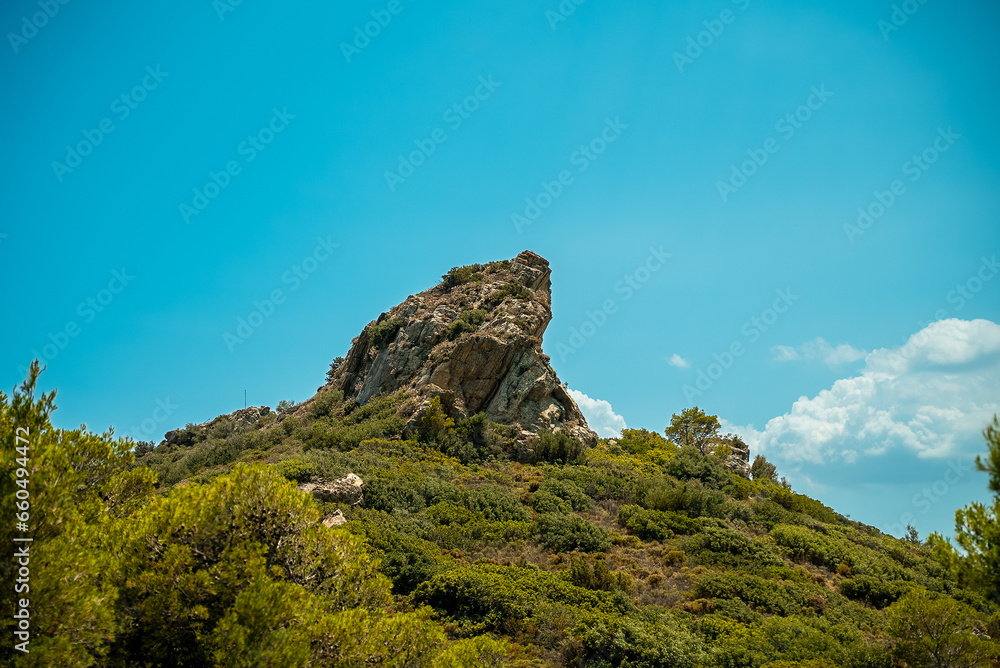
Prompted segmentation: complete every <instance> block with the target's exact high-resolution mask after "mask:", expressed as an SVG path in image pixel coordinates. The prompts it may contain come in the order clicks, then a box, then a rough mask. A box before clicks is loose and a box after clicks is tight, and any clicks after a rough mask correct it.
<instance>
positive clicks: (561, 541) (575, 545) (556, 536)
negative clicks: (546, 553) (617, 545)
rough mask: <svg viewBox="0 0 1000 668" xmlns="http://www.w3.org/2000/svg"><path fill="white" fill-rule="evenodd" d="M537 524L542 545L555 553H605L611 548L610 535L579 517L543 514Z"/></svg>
mask: <svg viewBox="0 0 1000 668" xmlns="http://www.w3.org/2000/svg"><path fill="white" fill-rule="evenodd" d="M537 524H538V532H539V533H540V534H541V541H542V544H543V545H545V546H546V547H547V548H549V549H550V550H555V551H556V552H572V551H573V550H580V551H581V552H605V551H607V550H608V548H610V547H611V536H610V534H608V532H607V531H605V530H604V529H601V528H600V527H596V526H594V525H593V524H591V523H590V522H588V521H586V520H584V519H583V518H582V517H580V516H579V515H572V514H563V513H543V514H542V515H539V516H538V520H537Z"/></svg>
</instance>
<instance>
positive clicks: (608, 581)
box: [566, 555, 634, 592]
mask: <svg viewBox="0 0 1000 668" xmlns="http://www.w3.org/2000/svg"><path fill="white" fill-rule="evenodd" d="M566 577H567V578H568V579H569V581H570V582H572V583H573V584H575V585H576V586H577V587H583V588H584V589H594V590H597V591H624V592H628V591H631V590H632V588H633V586H634V585H633V582H632V578H630V577H629V576H628V575H627V574H625V573H612V572H611V569H609V568H608V562H607V561H605V559H604V557H603V555H601V556H598V557H597V559H595V560H594V565H593V566H591V565H590V562H588V561H587V559H585V558H583V557H573V560H572V561H571V562H570V568H569V571H568V572H567V574H566Z"/></svg>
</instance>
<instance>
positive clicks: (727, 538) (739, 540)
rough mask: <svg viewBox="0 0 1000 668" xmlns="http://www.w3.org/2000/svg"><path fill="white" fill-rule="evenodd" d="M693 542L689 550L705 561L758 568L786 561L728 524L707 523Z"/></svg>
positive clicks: (750, 568)
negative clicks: (715, 524) (712, 524)
mask: <svg viewBox="0 0 1000 668" xmlns="http://www.w3.org/2000/svg"><path fill="white" fill-rule="evenodd" d="M691 543H692V546H691V549H689V550H688V551H689V552H697V554H698V560H699V561H700V562H702V563H706V564H724V565H729V566H743V567H745V568H747V569H749V570H755V571H756V570H758V569H761V568H763V567H766V566H783V565H784V562H783V561H782V560H781V559H780V558H779V557H778V556H777V555H775V554H774V553H773V552H771V550H769V549H768V548H767V546H766V545H763V544H762V543H759V542H757V541H754V540H751V539H749V538H747V537H746V536H744V535H743V534H741V533H740V532H738V531H734V530H733V529H730V528H729V527H726V526H710V525H709V526H705V527H704V528H703V529H702V533H701V534H700V535H698V536H695V537H694V539H693V540H692V541H691ZM695 546H697V547H695Z"/></svg>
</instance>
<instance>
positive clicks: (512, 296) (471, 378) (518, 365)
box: [326, 251, 597, 444]
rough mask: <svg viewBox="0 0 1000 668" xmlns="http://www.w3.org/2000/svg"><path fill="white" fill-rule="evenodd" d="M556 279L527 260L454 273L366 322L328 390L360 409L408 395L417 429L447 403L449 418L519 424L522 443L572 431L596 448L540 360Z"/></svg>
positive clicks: (538, 260)
mask: <svg viewBox="0 0 1000 668" xmlns="http://www.w3.org/2000/svg"><path fill="white" fill-rule="evenodd" d="M550 274H551V270H550V269H549V263H548V262H547V261H546V260H545V259H544V258H542V257H540V256H539V255H536V254H535V253H532V252H530V251H524V252H523V253H521V254H520V255H518V256H517V257H516V258H514V259H513V260H505V261H501V262H491V263H489V264H486V265H470V266H468V267H456V268H455V269H452V270H451V271H450V272H449V273H448V274H447V275H446V276H445V277H444V280H443V281H442V282H441V283H440V284H438V285H437V286H435V287H433V288H431V289H429V290H425V291H424V292H421V293H419V294H416V295H412V296H410V297H408V298H407V299H406V301H404V302H403V303H402V304H399V305H398V306H396V307H394V308H393V309H391V310H389V311H388V312H386V313H383V314H382V315H380V316H379V318H378V319H377V320H375V321H373V322H371V323H369V324H368V326H366V327H365V329H364V330H363V331H362V332H361V334H360V335H359V336H358V337H357V338H356V339H354V341H353V345H352V346H351V350H350V352H349V353H348V354H347V357H346V358H345V360H344V361H343V363H341V365H340V366H339V367H338V368H337V369H336V371H334V372H333V374H332V376H331V378H330V382H329V383H328V384H327V386H326V387H333V388H340V389H341V390H343V392H344V396H345V398H348V399H355V400H356V401H357V402H358V403H359V404H365V403H367V402H368V401H369V400H370V399H372V398H373V397H375V396H378V395H382V394H388V393H392V392H395V391H396V390H400V389H406V390H408V391H409V394H410V396H411V397H415V398H416V400H417V401H418V403H419V406H418V409H417V411H416V412H415V413H414V414H413V416H412V417H411V425H412V424H413V423H414V422H415V421H416V420H417V419H418V418H419V416H420V415H422V414H423V409H424V408H426V406H427V404H428V403H429V401H430V399H431V398H432V397H435V396H440V398H441V401H442V403H443V404H445V405H446V406H447V407H448V409H449V412H450V414H451V415H452V417H467V416H470V415H473V414H475V413H478V412H480V411H482V412H484V413H486V416H487V417H488V418H489V419H490V420H493V421H495V422H501V423H505V424H517V425H519V426H520V427H521V429H522V434H523V435H524V436H525V437H530V436H531V435H533V434H535V433H537V432H539V431H543V430H549V431H565V432H567V433H568V434H569V435H571V436H573V437H575V438H578V439H580V440H582V441H584V442H586V443H588V444H592V443H594V442H596V440H597V435H596V434H595V433H594V432H593V431H591V430H590V429H589V428H588V427H587V421H586V420H585V419H584V417H583V414H582V413H581V412H580V409H579V407H577V405H576V403H575V402H574V401H573V399H572V398H571V397H570V396H569V394H568V393H567V392H566V388H565V387H564V386H563V384H562V383H561V382H560V381H559V378H558V377H557V376H556V373H555V371H554V370H553V369H552V366H551V365H550V364H549V358H548V356H547V355H545V354H543V353H542V348H541V344H542V335H543V334H544V333H545V328H546V327H547V326H548V324H549V322H550V321H551V320H552V310H551V301H552V294H551V282H550Z"/></svg>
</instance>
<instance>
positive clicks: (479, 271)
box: [441, 260, 510, 290]
mask: <svg viewBox="0 0 1000 668" xmlns="http://www.w3.org/2000/svg"><path fill="white" fill-rule="evenodd" d="M509 269H510V260H498V261H496V262H489V263H487V264H467V265H465V266H464V267H452V268H451V269H450V270H448V273H447V274H445V275H444V276H442V277H441V281H442V283H443V285H444V287H445V289H446V290H451V289H452V288H454V287H456V286H459V285H464V284H465V283H482V282H483V276H484V275H486V274H492V273H494V272H497V271H506V270H509Z"/></svg>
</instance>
